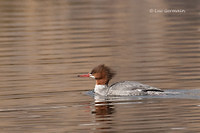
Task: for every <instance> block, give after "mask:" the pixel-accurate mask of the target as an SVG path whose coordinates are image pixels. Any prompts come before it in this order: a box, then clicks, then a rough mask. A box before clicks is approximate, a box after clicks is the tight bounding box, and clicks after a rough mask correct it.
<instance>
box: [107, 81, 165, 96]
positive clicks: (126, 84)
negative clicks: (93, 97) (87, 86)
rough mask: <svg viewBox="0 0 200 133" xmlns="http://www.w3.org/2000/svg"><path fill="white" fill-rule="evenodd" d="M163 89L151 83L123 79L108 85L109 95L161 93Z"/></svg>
mask: <svg viewBox="0 0 200 133" xmlns="http://www.w3.org/2000/svg"><path fill="white" fill-rule="evenodd" d="M162 92H163V91H162V90H161V89H159V88H155V87H152V86H149V85H145V84H141V83H139V82H135V81H121V82H117V83H114V84H112V85H111V86H110V87H108V91H107V94H106V95H107V96H109V95H116V96H119V95H124V96H132V95H159V94H160V93H162Z"/></svg>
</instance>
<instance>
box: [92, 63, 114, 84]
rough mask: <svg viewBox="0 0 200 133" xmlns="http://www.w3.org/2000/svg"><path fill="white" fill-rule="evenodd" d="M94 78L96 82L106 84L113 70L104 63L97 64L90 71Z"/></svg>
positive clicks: (112, 74)
mask: <svg viewBox="0 0 200 133" xmlns="http://www.w3.org/2000/svg"><path fill="white" fill-rule="evenodd" d="M90 74H92V75H93V76H94V77H95V79H96V83H97V84H99V85H102V84H106V85H107V84H108V82H109V81H110V80H111V79H112V78H113V77H114V75H115V72H114V71H113V70H112V69H110V68H109V67H107V66H105V65H104V64H101V65H98V66H97V67H95V68H94V69H92V71H91V73H90Z"/></svg>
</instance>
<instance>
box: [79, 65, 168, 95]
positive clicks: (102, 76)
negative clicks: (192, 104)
mask: <svg viewBox="0 0 200 133" xmlns="http://www.w3.org/2000/svg"><path fill="white" fill-rule="evenodd" d="M115 75H116V73H115V71H113V70H112V69H111V68H110V67H108V66H106V65H104V64H100V65H98V66H96V67H94V68H93V69H92V71H91V72H90V73H88V74H79V75H78V77H90V78H92V79H95V80H96V84H95V87H94V90H93V91H94V93H95V94H98V95H101V96H138V95H140V96H141V95H159V94H162V93H163V92H164V91H163V90H162V89H159V88H156V87H153V86H149V85H146V84H142V83H140V82H136V81H119V82H116V83H114V84H112V85H110V86H109V81H110V80H111V79H112V78H113V77H114V76H115Z"/></svg>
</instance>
